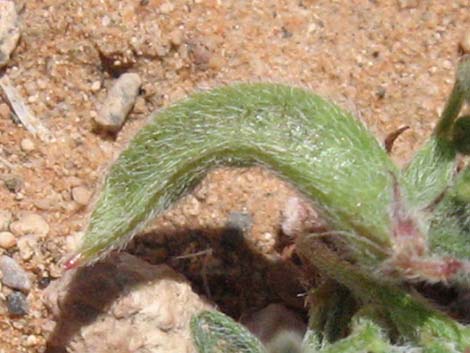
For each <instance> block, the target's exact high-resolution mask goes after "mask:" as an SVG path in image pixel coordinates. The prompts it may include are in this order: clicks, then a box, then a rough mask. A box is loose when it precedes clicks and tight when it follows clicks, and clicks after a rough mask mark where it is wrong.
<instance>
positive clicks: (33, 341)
mask: <svg viewBox="0 0 470 353" xmlns="http://www.w3.org/2000/svg"><path fill="white" fill-rule="evenodd" d="M38 342H39V340H38V338H37V337H36V336H34V335H29V336H28V337H26V339H25V340H24V343H23V346H25V347H34V346H36V345H37V344H38Z"/></svg>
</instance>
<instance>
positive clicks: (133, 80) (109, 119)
mask: <svg viewBox="0 0 470 353" xmlns="http://www.w3.org/2000/svg"><path fill="white" fill-rule="evenodd" d="M140 85H141V80H140V77H139V75H137V74H134V73H127V74H123V75H121V76H120V77H119V78H118V79H117V80H116V82H115V83H114V85H113V87H112V88H111V90H110V91H109V93H108V96H107V97H106V100H105V101H104V103H103V106H102V108H101V110H100V112H99V114H98V116H97V117H95V119H94V120H95V122H96V124H97V125H98V127H100V128H102V129H104V130H106V131H109V132H114V133H115V132H117V131H119V130H120V129H121V127H122V125H123V124H124V121H125V120H126V118H127V115H128V114H129V112H130V111H131V109H132V106H133V105H134V103H135V100H136V98H137V95H138V93H139V88H140Z"/></svg>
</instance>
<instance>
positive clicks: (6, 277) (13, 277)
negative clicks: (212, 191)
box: [0, 255, 31, 293]
mask: <svg viewBox="0 0 470 353" xmlns="http://www.w3.org/2000/svg"><path fill="white" fill-rule="evenodd" d="M0 271H1V272H2V283H3V284H4V285H5V286H7V287H9V288H12V289H18V290H21V291H23V292H26V293H27V292H29V290H30V289H31V281H30V280H29V277H28V274H27V273H26V271H25V270H23V268H22V267H21V266H20V265H18V263H17V262H16V261H15V260H14V259H12V258H11V257H9V256H6V255H3V256H0Z"/></svg>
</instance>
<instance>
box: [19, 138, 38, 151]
mask: <svg viewBox="0 0 470 353" xmlns="http://www.w3.org/2000/svg"><path fill="white" fill-rule="evenodd" d="M20 147H21V150H22V151H23V152H32V151H34V148H35V146H34V142H33V141H32V140H30V139H29V138H25V139H22V140H21V143H20Z"/></svg>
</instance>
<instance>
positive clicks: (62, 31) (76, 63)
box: [0, 0, 470, 352]
mask: <svg viewBox="0 0 470 353" xmlns="http://www.w3.org/2000/svg"><path fill="white" fill-rule="evenodd" d="M21 5H23V6H24V7H23V9H22V10H21V12H20V16H21V23H22V25H21V27H22V37H21V41H20V44H19V46H18V47H17V49H16V51H15V52H14V55H13V56H12V58H11V60H10V62H9V64H8V67H7V68H6V69H5V70H4V71H5V74H7V75H8V76H9V78H10V80H11V81H12V83H13V85H14V86H15V87H16V88H17V89H19V90H20V92H21V93H22V95H23V97H24V98H25V101H26V102H27V104H28V105H29V106H30V108H31V109H32V111H33V112H34V114H35V115H36V116H38V117H39V118H40V119H41V121H42V122H43V123H44V124H45V125H46V126H48V127H49V129H50V130H51V132H52V134H53V135H54V136H55V138H56V142H54V143H49V144H48V143H44V142H42V141H41V140H39V139H37V138H35V137H34V136H32V135H31V134H30V133H29V132H27V131H26V130H25V129H24V128H23V127H22V126H20V125H18V124H17V123H15V121H14V120H12V119H11V118H10V116H9V113H5V112H3V116H0V148H1V149H0V156H1V157H2V159H4V160H6V161H7V162H8V164H9V165H10V166H7V165H5V164H0V176H1V177H2V179H3V180H4V181H6V180H11V179H12V178H13V179H15V180H17V181H18V185H19V187H18V188H16V189H15V190H13V191H11V190H12V188H11V187H10V190H9V189H8V188H7V187H6V186H4V185H3V184H2V185H1V187H0V202H1V205H2V206H1V208H2V209H7V210H10V211H11V212H12V213H13V215H14V217H15V218H16V217H19V216H20V215H21V214H22V213H24V212H33V213H36V214H39V215H41V216H42V217H43V218H44V219H45V220H46V221H47V223H48V224H49V227H50V231H49V232H48V234H47V236H45V237H44V238H41V239H40V241H39V242H38V244H37V247H36V248H34V254H33V255H32V256H31V257H29V258H28V257H27V256H21V253H20V251H19V249H18V247H17V246H15V247H13V248H11V249H9V250H2V249H0V253H6V254H8V255H10V256H12V257H13V258H15V259H16V260H17V261H18V263H20V264H21V265H22V266H23V268H25V269H26V270H27V271H28V272H29V273H30V275H31V277H32V279H33V289H32V290H31V292H30V293H29V295H28V297H27V299H28V303H29V313H28V315H26V316H23V317H12V316H9V315H8V312H7V309H6V304H5V300H4V298H5V296H6V295H7V294H8V293H9V289H8V288H6V287H5V286H3V287H2V288H1V291H2V292H1V298H2V299H1V300H0V332H1V335H0V352H42V351H44V347H45V342H46V340H47V332H48V330H49V329H50V327H51V321H50V314H49V313H48V312H47V311H46V310H45V308H44V306H43V304H42V302H41V291H42V288H44V286H46V285H47V282H48V281H49V280H50V279H53V278H56V277H59V276H60V274H61V271H62V270H61V266H60V260H61V259H62V257H63V256H64V254H65V253H66V252H67V251H68V246H69V245H70V244H71V243H72V242H73V238H74V236H75V235H76V234H77V232H80V231H81V230H82V229H83V226H84V223H85V219H86V215H87V214H88V210H87V208H86V207H82V206H80V205H79V204H78V203H77V202H76V201H74V199H73V198H72V194H71V190H72V188H74V187H76V186H83V187H85V188H86V189H88V190H91V191H95V190H96V189H97V186H98V185H99V180H100V178H101V176H102V174H103V170H104V169H105V168H106V167H107V166H108V165H109V164H110V162H111V161H112V160H113V159H114V158H115V157H116V155H117V154H118V153H119V151H120V150H121V149H122V148H123V146H124V145H125V144H126V142H127V141H129V139H130V138H131V137H132V136H133V135H134V134H135V132H136V131H137V130H138V129H139V128H140V127H141V126H143V125H144V124H145V121H146V120H147V117H148V115H149V113H150V112H152V111H153V110H155V109H159V108H161V107H164V106H167V105H168V104H170V103H171V102H174V101H175V100H177V99H179V98H181V97H184V96H186V95H188V94H190V93H191V92H194V91H197V90H201V89H206V88H209V87H215V86H218V85H221V84H226V83H230V82H237V81H270V82H284V83H289V84H293V85H300V86H307V87H309V88H311V89H312V90H314V91H316V92H318V93H320V94H321V95H323V96H326V97H329V98H331V99H333V100H334V101H336V102H337V103H339V104H340V105H342V106H343V107H345V108H346V109H349V110H351V111H353V112H354V113H355V114H356V115H357V116H359V117H360V118H361V119H363V120H364V122H365V123H366V124H367V125H368V126H369V127H370V128H371V129H372V131H374V133H376V135H377V136H378V138H379V139H383V137H384V136H385V135H386V134H387V133H389V132H391V131H394V130H395V129H396V128H398V127H400V126H402V125H409V126H410V130H408V131H407V132H406V133H404V134H403V135H402V136H401V137H400V138H399V140H398V142H397V145H396V146H395V150H394V158H395V160H396V161H398V162H399V163H403V162H404V161H406V159H407V158H408V157H409V156H410V155H411V153H412V151H413V150H415V149H416V148H417V147H418V146H419V145H420V144H421V143H422V142H423V141H424V139H425V138H426V136H427V135H429V133H430V132H431V130H432V127H433V124H434V122H435V121H436V117H437V115H438V112H439V111H440V110H441V109H442V107H443V104H444V102H445V97H446V95H447V94H448V92H449V91H450V87H451V84H452V82H453V75H454V67H455V63H456V61H457V59H458V57H459V49H458V48H459V41H461V40H462V38H463V37H464V35H465V31H468V23H470V11H469V10H470V2H469V1H468V0H455V1H451V2H449V1H444V0H440V1H433V2H427V1H419V0H415V1H412V0H409V1H405V0H402V1H396V0H393V1H380V2H379V1H372V0H369V1H367V0H357V1H356V0H355V1H322V0H319V1H312V0H303V1H301V0H295V1H294V0H281V1H274V0H267V1H222V0H188V1H184V0H176V1H163V0H147V1H144V0H141V1H137V0H134V1H131V0H123V1H111V0H109V1H106V0H104V1H103V0H100V1H98V0H89V1H86V2H85V1H78V0H62V1H61V0H42V1H37V0H31V1H27V2H22V4H19V6H20V7H21ZM124 71H129V72H137V73H139V74H140V76H141V78H142V80H143V86H142V87H143V88H142V92H141V95H140V96H139V98H138V100H137V102H136V106H135V108H134V110H133V112H132V113H131V115H130V116H129V119H128V121H127V123H126V124H125V126H124V128H123V129H122V130H121V131H120V132H119V134H118V135H117V138H116V139H112V138H109V137H104V136H102V135H100V134H96V133H95V132H93V124H92V118H93V117H94V116H96V114H97V111H98V110H99V107H100V103H101V102H102V101H103V100H104V97H105V96H106V92H107V89H108V88H109V87H110V85H111V83H112V78H113V76H116V75H118V74H119V73H120V72H124ZM1 102H2V101H1V100H0V104H1ZM25 138H29V139H31V140H32V141H33V142H34V148H33V149H32V150H30V149H24V148H23V149H22V147H21V145H22V141H23V140H24V139H25ZM198 193H199V194H198ZM291 194H292V190H291V189H290V188H289V187H288V186H287V185H285V184H283V183H281V182H279V181H278V180H276V179H275V178H274V177H273V176H271V175H270V174H269V173H267V172H265V171H263V170H260V169H253V170H238V171H230V170H221V171H217V172H215V173H212V174H211V175H210V176H209V177H208V179H207V180H205V182H204V183H203V185H202V187H201V188H200V189H199V190H198V191H197V192H196V193H195V194H194V195H190V196H189V197H188V198H186V199H185V200H184V202H182V203H181V204H180V205H179V206H178V207H177V208H175V209H174V210H172V211H171V212H170V213H169V214H168V215H165V216H164V217H162V218H161V219H160V220H159V221H157V223H156V225H155V227H154V228H156V229H157V230H158V229H160V230H162V232H163V233H165V232H166V233H168V231H169V230H177V229H186V228H187V229H198V228H199V227H208V228H218V227H221V226H223V225H224V224H225V223H226V221H227V217H228V215H229V213H230V212H234V211H237V212H246V213H249V214H251V215H252V218H253V226H252V228H251V230H250V232H249V237H251V239H252V242H253V244H254V246H255V247H257V248H258V249H259V250H260V251H261V252H264V253H266V255H267V256H269V254H270V252H273V251H274V247H273V243H274V242H275V240H276V237H277V236H278V234H279V223H280V210H281V208H282V205H283V203H284V202H285V200H286V198H287V197H288V196H289V195H291ZM201 195H202V196H201ZM173 252H174V251H173ZM172 255H174V254H173V253H172Z"/></svg>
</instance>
